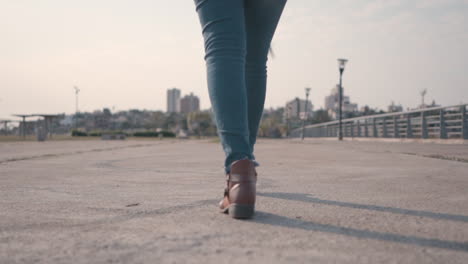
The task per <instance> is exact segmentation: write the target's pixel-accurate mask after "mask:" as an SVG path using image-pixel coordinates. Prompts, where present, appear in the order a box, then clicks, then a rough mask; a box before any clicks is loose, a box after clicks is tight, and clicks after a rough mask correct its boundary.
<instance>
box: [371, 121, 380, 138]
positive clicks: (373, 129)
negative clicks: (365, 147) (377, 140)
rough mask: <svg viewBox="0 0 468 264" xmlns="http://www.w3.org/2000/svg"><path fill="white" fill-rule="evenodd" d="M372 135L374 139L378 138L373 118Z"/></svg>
mask: <svg viewBox="0 0 468 264" xmlns="http://www.w3.org/2000/svg"><path fill="white" fill-rule="evenodd" d="M372 135H373V136H374V137H379V135H378V134H377V124H376V122H375V117H374V118H372Z"/></svg>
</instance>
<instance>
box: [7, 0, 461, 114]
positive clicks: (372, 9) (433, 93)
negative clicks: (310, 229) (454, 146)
mask: <svg viewBox="0 0 468 264" xmlns="http://www.w3.org/2000/svg"><path fill="white" fill-rule="evenodd" d="M251 1H254V0H251ZM271 1H274V0H271ZM0 36H1V39H0V91H1V93H0V119H3V118H8V119H10V118H12V117H11V116H10V115H11V114H14V113H67V114H68V113H73V112H74V111H75V94H74V90H73V86H75V85H76V86H78V87H79V88H80V89H81V93H80V97H79V99H80V101H79V108H80V110H81V111H93V110H96V109H102V108H103V107H109V108H113V107H114V108H115V110H127V109H132V108H137V109H148V110H164V111H165V109H166V90H167V89H168V88H172V87H177V88H180V89H181V90H182V94H183V95H185V94H188V93H190V92H193V93H195V94H196V95H198V96H200V100H201V107H202V108H203V109H206V108H209V107H210V103H209V100H208V92H207V88H206V74H205V64H204V61H203V43H202V36H201V30H200V25H199V22H198V17H197V15H196V13H195V8H194V4H193V1H192V0H170V1H161V0H79V1H71V0H0ZM273 47H274V51H275V54H276V57H275V58H274V59H272V60H270V62H269V79H268V94H267V99H266V107H278V106H283V105H284V104H285V102H286V101H288V100H291V99H293V98H294V97H296V96H299V97H301V98H302V97H304V87H311V88H312V91H311V99H312V102H313V104H314V105H315V107H316V108H317V107H322V106H323V103H324V97H325V96H326V95H327V94H329V93H330V90H331V89H332V87H333V86H334V85H335V84H336V83H337V82H338V69H337V63H336V59H337V58H339V57H343V58H347V59H349V63H348V65H347V67H346V70H345V73H344V79H343V86H344V90H345V94H346V95H349V96H350V97H351V101H353V102H355V103H358V104H359V106H363V105H366V104H367V105H370V106H371V107H379V108H386V107H387V105H389V104H390V102H391V101H395V102H396V103H401V104H403V106H404V107H405V108H406V107H415V106H416V105H418V104H419V103H420V97H419V92H420V91H421V90H422V89H427V90H428V94H427V96H426V101H428V102H430V101H432V99H435V100H436V102H437V103H439V104H442V105H453V104H459V103H467V102H468V85H467V83H468V51H467V49H468V48H467V47H468V0H412V1H408V0H373V1H371V0H322V1H316V0H289V2H288V3H287V6H286V8H285V11H284V14H283V17H282V20H281V22H280V25H279V27H278V29H277V34H276V36H275V38H274V40H273Z"/></svg>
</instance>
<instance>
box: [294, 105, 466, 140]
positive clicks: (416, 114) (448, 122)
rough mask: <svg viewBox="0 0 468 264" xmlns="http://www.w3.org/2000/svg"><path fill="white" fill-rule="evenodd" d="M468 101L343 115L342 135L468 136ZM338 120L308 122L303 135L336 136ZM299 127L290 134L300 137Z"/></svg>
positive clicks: (449, 137)
mask: <svg viewBox="0 0 468 264" xmlns="http://www.w3.org/2000/svg"><path fill="white" fill-rule="evenodd" d="M467 106H468V104H461V105H454V106H446V107H431V108H424V109H419V110H412V111H407V112H396V113H388V114H380V115H371V116H362V117H355V118H348V119H343V121H342V122H343V126H342V127H343V137H375V138H422V139H427V138H440V139H452V138H458V139H468V120H467V119H468V115H467ZM338 129H339V127H338V121H331V122H326V123H320V124H314V125H308V126H306V127H305V131H304V136H305V137H338ZM301 133H302V131H301V129H300V128H298V129H295V130H293V131H291V133H290V137H301Z"/></svg>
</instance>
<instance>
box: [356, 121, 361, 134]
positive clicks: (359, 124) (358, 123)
mask: <svg viewBox="0 0 468 264" xmlns="http://www.w3.org/2000/svg"><path fill="white" fill-rule="evenodd" d="M357 136H358V137H361V122H359V120H358V121H357Z"/></svg>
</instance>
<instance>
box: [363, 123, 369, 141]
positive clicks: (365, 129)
mask: <svg viewBox="0 0 468 264" xmlns="http://www.w3.org/2000/svg"><path fill="white" fill-rule="evenodd" d="M364 136H365V137H368V136H369V128H368V127H367V119H364Z"/></svg>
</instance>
